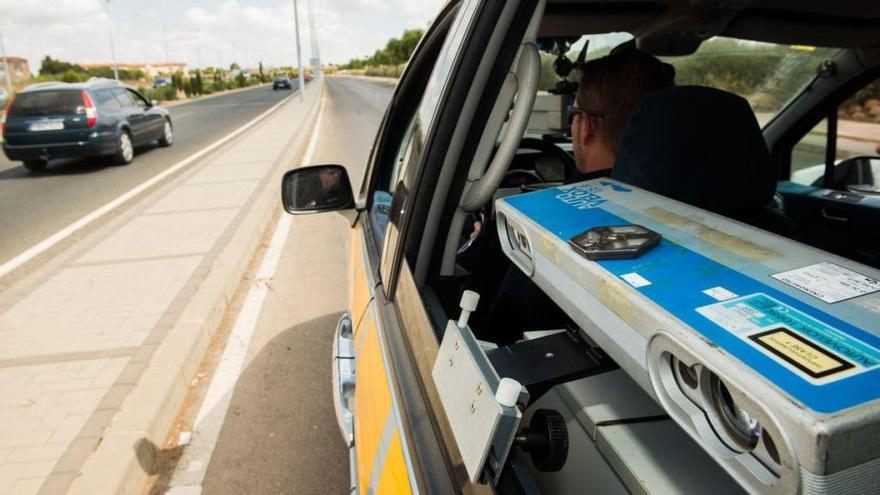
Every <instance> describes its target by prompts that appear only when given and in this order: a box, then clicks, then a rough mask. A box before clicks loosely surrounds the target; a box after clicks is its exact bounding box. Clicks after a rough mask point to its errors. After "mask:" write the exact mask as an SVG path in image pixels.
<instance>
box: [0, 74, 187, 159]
mask: <svg viewBox="0 0 880 495" xmlns="http://www.w3.org/2000/svg"><path fill="white" fill-rule="evenodd" d="M2 132H3V152H4V153H5V154H6V156H7V157H8V158H9V159H10V160H20V161H23V162H24V166H25V167H26V168H27V169H28V170H30V171H32V172H38V171H41V170H43V169H45V168H46V165H47V163H48V162H49V159H51V158H71V157H88V156H110V157H112V160H113V162H114V163H115V164H117V165H125V164H128V163H131V161H132V159H134V147H135V146H138V145H142V144H146V143H149V142H151V141H158V142H159V146H171V143H172V142H173V141H174V128H173V126H172V124H171V116H170V115H169V113H168V111H167V110H165V109H164V108H162V107H160V106H158V105H157V103H156V101H155V100H154V101H149V100H147V99H146V98H145V97H144V96H143V95H142V94H140V93H138V92H137V91H135V90H134V89H131V88H128V87H126V86H123V85H122V84H120V83H118V82H116V81H112V80H109V79H98V78H93V79H90V80H88V81H87V82H84V83H76V84H68V83H43V84H37V85H33V86H30V87H28V88H26V89H24V90H23V91H21V92H19V93H18V94H16V95H15V97H14V98H13V100H12V102H11V104H10V105H9V109H8V112H7V115H6V119H5V121H4V123H3V128H2Z"/></svg>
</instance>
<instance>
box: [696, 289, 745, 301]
mask: <svg viewBox="0 0 880 495" xmlns="http://www.w3.org/2000/svg"><path fill="white" fill-rule="evenodd" d="M703 294H706V295H707V296H709V297H711V298H712V299H715V300H716V301H726V300H728V299H733V298H734V297H739V296H737V295H736V294H734V293H733V292H730V291H729V290H727V289H725V288H724V287H721V286H720V285H719V286H718V287H712V288H711V289H706V290H704V291H703Z"/></svg>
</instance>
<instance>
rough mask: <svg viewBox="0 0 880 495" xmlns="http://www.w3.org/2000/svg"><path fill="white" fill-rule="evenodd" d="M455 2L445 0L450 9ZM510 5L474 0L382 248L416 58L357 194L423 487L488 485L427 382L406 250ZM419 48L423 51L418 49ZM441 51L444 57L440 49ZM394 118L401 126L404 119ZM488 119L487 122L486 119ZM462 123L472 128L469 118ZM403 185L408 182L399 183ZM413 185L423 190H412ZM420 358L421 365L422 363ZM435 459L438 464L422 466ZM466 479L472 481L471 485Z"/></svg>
mask: <svg viewBox="0 0 880 495" xmlns="http://www.w3.org/2000/svg"><path fill="white" fill-rule="evenodd" d="M453 3H454V2H450V4H447V6H446V8H445V10H444V12H445V11H447V10H448V9H449V8H450V6H451V5H452V4H453ZM467 3H468V2H466V1H465V2H462V5H465V4H467ZM537 4H538V2H537V1H536V0H524V1H523V2H519V3H518V4H517V5H518V6H519V7H521V8H522V9H524V12H528V14H529V15H528V19H531V13H532V12H533V11H534V9H535V8H536V6H537ZM462 8H466V7H465V6H463V7H462ZM504 8H505V2H502V1H498V0H484V1H475V2H474V12H473V14H472V22H471V23H470V25H469V26H468V27H467V29H466V30H465V31H464V32H462V33H459V34H460V40H461V44H460V45H459V49H458V50H457V52H458V53H457V54H456V55H455V56H454V58H453V60H451V61H450V67H449V68H448V76H447V77H446V78H445V80H444V81H443V85H442V88H441V91H440V92H439V95H429V96H426V97H425V98H431V97H433V96H438V97H437V98H436V105H435V107H434V111H433V112H432V114H431V115H430V116H427V117H425V116H421V117H424V118H426V119H429V120H430V124H429V125H428V128H427V129H423V130H422V135H421V136H417V137H414V139H418V140H419V141H418V142H417V143H416V145H417V147H418V149H419V154H420V156H419V157H418V158H417V159H415V160H414V162H415V163H416V165H415V166H413V167H412V168H407V169H406V170H405V171H404V173H403V174H401V175H402V176H403V180H401V181H400V182H399V183H398V184H397V188H396V189H395V195H394V196H393V198H394V200H393V201H392V205H391V221H390V222H389V226H388V229H387V230H386V234H385V241H386V242H385V245H384V248H383V249H382V251H379V248H378V246H375V243H374V242H373V241H372V239H366V238H368V237H370V235H371V232H370V229H371V226H370V225H369V222H370V220H369V215H368V214H367V212H369V211H370V209H371V207H372V200H373V198H372V193H373V191H375V190H376V189H377V187H376V186H377V183H378V182H379V177H380V176H381V174H382V173H383V169H382V166H381V165H382V164H383V163H388V157H389V156H390V154H391V153H392V152H394V151H393V150H389V149H387V148H388V146H387V145H388V144H389V143H391V144H398V143H396V141H395V139H392V138H390V137H389V136H391V137H393V136H396V135H398V134H396V133H402V132H405V130H403V129H402V128H398V129H392V128H390V127H389V125H390V124H392V123H394V122H393V121H394V118H393V112H394V111H395V109H396V108H397V107H398V106H399V103H400V102H399V98H400V96H401V95H402V94H403V93H405V89H406V85H407V84H408V81H407V71H408V70H409V69H410V68H411V67H410V66H411V65H412V62H410V65H408V67H407V71H405V72H404V76H403V77H402V78H401V82H400V84H399V86H398V88H397V89H396V90H395V94H394V97H393V98H392V102H391V104H390V105H389V107H388V111H387V112H386V114H385V117H384V118H383V124H382V125H381V126H380V130H379V132H378V133H377V138H376V141H375V142H374V146H373V150H372V152H371V157H370V161H369V163H368V169H367V179H366V180H365V181H364V182H363V185H362V188H361V191H360V195H359V196H360V197H359V201H358V204H359V208H360V209H361V210H362V213H361V215H360V219H361V220H360V222H361V225H362V232H359V233H358V236H359V237H360V236H364V239H357V241H358V242H362V243H363V244H364V245H366V246H369V245H370V244H371V243H372V244H373V249H376V251H375V253H371V254H370V255H366V256H365V257H364V258H365V262H366V263H368V264H371V265H372V266H370V267H369V268H367V269H366V271H367V272H369V273H371V276H372V277H375V278H374V280H375V281H376V282H375V284H373V283H370V285H371V286H372V287H373V288H374V290H373V293H372V294H371V296H370V297H371V298H372V300H373V301H374V304H375V306H374V308H375V313H376V315H377V317H379V318H381V326H382V327H383V328H382V333H383V336H384V344H385V346H387V347H386V350H387V355H388V357H389V360H388V368H390V369H389V376H390V377H392V379H391V380H390V381H393V382H394V383H393V386H394V388H395V393H396V394H397V396H398V397H400V399H401V402H403V403H404V404H405V407H404V408H403V409H404V410H403V411H402V414H401V420H402V421H401V423H402V424H401V427H402V430H403V432H404V434H405V436H406V437H407V438H408V439H411V440H412V441H410V442H408V445H409V447H410V449H411V454H412V458H413V460H414V463H415V464H416V465H417V466H422V468H421V469H418V468H417V469H415V470H414V471H415V473H416V476H417V478H418V479H419V486H420V487H422V488H423V489H424V490H425V491H427V492H431V493H450V491H449V490H448V485H447V483H448V482H449V481H450V480H452V482H453V485H454V487H455V491H459V490H462V489H464V490H468V491H470V490H478V491H479V490H482V489H487V487H486V486H485V485H470V484H469V481H468V480H467V475H466V474H465V470H464V467H463V463H462V462H461V455H460V453H459V452H458V448H457V446H456V444H455V442H454V438H453V437H452V433H451V429H450V428H449V425H448V421H447V419H446V416H445V413H444V412H443V410H442V406H441V405H440V404H439V400H438V399H437V396H436V389H435V388H434V387H433V382H431V383H430V384H428V383H426V380H428V379H429V378H427V377H426V376H425V366H424V364H425V362H426V361H425V359H429V360H430V358H431V355H432V352H433V351H432V349H434V348H436V347H437V345H438V344H439V342H438V340H437V336H436V334H435V332H434V329H433V327H432V326H431V324H430V322H429V321H428V317H427V312H426V309H425V307H424V305H423V303H422V300H421V299H420V297H419V293H418V289H417V288H416V284H415V280H414V279H413V277H412V271H411V270H410V267H409V265H408V263H407V261H406V259H405V258H406V256H405V254H406V253H407V251H410V252H412V249H413V247H414V246H415V247H418V246H419V244H420V238H419V236H418V234H419V232H420V229H418V228H411V227H414V226H416V225H419V223H420V222H423V221H424V219H425V218H426V217H427V213H428V210H429V209H430V207H431V205H432V203H434V200H435V198H434V197H433V194H432V192H433V191H432V190H431V184H432V183H433V180H434V179H435V178H436V177H437V175H439V174H440V171H441V169H442V168H443V167H444V164H446V158H447V156H446V150H447V146H448V143H449V142H450V141H451V140H452V139H453V135H454V134H455V131H456V127H457V126H459V125H462V123H461V122H460V121H459V118H460V116H461V109H462V107H464V106H465V104H466V101H467V100H468V97H469V96H472V95H471V91H470V89H471V83H472V82H473V80H474V78H475V77H476V75H477V74H478V72H479V70H480V67H479V64H480V60H481V59H482V57H481V55H482V51H483V50H485V46H486V44H487V43H488V41H489V38H490V37H491V36H492V35H493V33H494V31H495V26H496V23H497V22H498V20H499V14H500V13H501V12H502V11H503V10H504ZM517 12H519V10H517ZM521 24H522V25H521V26H518V27H519V28H520V32H519V35H518V36H519V38H520V39H521V38H522V34H523V33H524V31H525V29H526V25H527V24H528V22H525V23H521ZM509 28H510V26H505V27H504V29H505V33H506V32H507V30H508V29H509ZM453 29H454V28H453ZM449 36H455V34H454V33H452V32H450V34H449ZM514 38H516V35H514ZM503 39H506V37H505V38H503ZM420 46H421V45H420ZM518 47H519V43H516V44H515V45H513V46H512V47H509V50H507V53H505V56H506V57H507V58H506V59H505V61H506V62H505V63H506V64H507V65H506V66H507V67H509V66H510V63H511V62H512V60H513V58H514V57H515V54H516V52H517V50H518ZM416 53H418V49H417V50H416ZM440 57H441V58H442V57H443V54H442V53H441V54H440ZM437 63H438V64H439V63H441V61H440V60H438V62H437ZM503 65H504V63H501V64H500V66H503ZM494 68H495V66H494V65H493V69H494ZM505 73H506V70H505V71H502V72H501V74H500V77H496V78H495V79H497V81H496V82H497V84H498V86H500V84H501V82H502V81H503V79H504V74H505ZM484 82H485V81H484ZM428 84H429V85H430V84H431V83H430V82H429V83H428ZM435 89H436V88H435ZM468 104H469V105H473V106H474V108H477V107H478V106H479V105H478V104H477V103H476V102H473V101H471V102H468ZM489 106H491V105H489ZM483 117H485V116H483ZM396 124H397V125H398V126H399V125H400V123H399V122H396ZM484 124H485V122H483V125H484ZM464 125H465V126H466V127H468V128H469V127H470V121H469V122H467V123H465V124H464ZM460 130H461V129H459V131H460ZM459 144H461V143H459ZM391 148H395V149H396V146H391ZM401 187H402V188H403V189H400V188H401ZM409 191H418V192H417V194H411V193H409ZM407 212H411V213H409V214H408V213H407ZM392 229H398V230H399V232H398V235H397V236H396V242H389V240H388V239H389V236H388V231H390V230H392ZM401 280H402V282H401ZM398 296H399V297H398ZM422 344H426V345H427V347H426V348H427V352H428V355H427V356H425V355H424V353H423V352H422V351H423V349H422V348H421V347H420V346H421V345H422ZM355 345H356V346H357V345H358V344H355ZM419 360H420V362H421V364H422V366H420V363H419V362H417V361H419ZM431 362H433V360H431ZM429 465H430V466H435V467H433V468H431V469H424V467H425V466H429ZM441 465H445V469H442V470H441V469H439V467H440V466H441ZM441 471H442V474H441ZM468 485H470V488H466V487H467V486H468ZM440 487H443V488H440Z"/></svg>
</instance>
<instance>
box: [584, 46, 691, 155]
mask: <svg viewBox="0 0 880 495" xmlns="http://www.w3.org/2000/svg"><path fill="white" fill-rule="evenodd" d="M579 69H580V72H581V81H580V85H579V86H578V93H577V105H578V106H579V107H581V108H583V109H586V110H588V111H590V112H598V113H601V114H603V115H604V118H602V119H601V121H600V122H601V124H600V125H599V137H600V138H601V139H602V141H603V142H604V143H605V146H607V147H608V149H609V150H611V152H612V153H614V154H617V146H618V144H619V143H620V138H621V136H622V135H623V129H624V128H625V127H626V122H627V120H628V119H629V114H630V113H631V112H632V110H633V108H635V106H636V103H638V102H639V98H641V97H642V95H643V94H644V93H646V92H648V91H651V90H654V89H660V88H665V87H668V86H672V85H673V84H674V82H673V80H674V78H675V69H674V68H673V67H672V66H671V65H670V64H667V63H663V62H661V61H659V60H657V59H656V58H654V57H653V56H651V55H648V54H647V53H644V52H641V51H639V50H636V49H635V48H627V49H623V50H617V51H614V52H612V53H611V54H610V55H607V56H605V57H601V58H597V59H595V60H590V61H589V62H586V63H584V64H581V66H580V67H579ZM587 118H595V117H589V116H587Z"/></svg>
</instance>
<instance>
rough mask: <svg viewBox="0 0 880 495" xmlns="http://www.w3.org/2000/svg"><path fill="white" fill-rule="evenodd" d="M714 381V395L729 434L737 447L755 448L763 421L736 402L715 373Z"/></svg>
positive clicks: (746, 449)
mask: <svg viewBox="0 0 880 495" xmlns="http://www.w3.org/2000/svg"><path fill="white" fill-rule="evenodd" d="M712 381H713V384H712V396H713V399H714V402H715V406H716V407H717V409H718V410H719V412H720V413H721V415H720V416H721V420H722V426H723V427H724V429H725V431H726V432H727V433H728V436H729V437H730V438H731V440H733V441H734V442H736V443H737V447H739V448H741V449H743V450H745V451H747V452H748V451H751V450H754V448H755V447H757V446H758V440H760V438H761V423H759V422H758V420H756V419H755V418H753V417H752V416H751V415H750V414H749V412H748V411H746V410H745V409H743V408H742V407H741V406H740V405H739V404H738V403H737V402H736V400H735V399H734V398H733V396H732V395H731V394H730V390H728V389H727V386H726V385H724V382H722V381H721V379H720V378H718V377H717V376H716V375H714V374H713V375H712Z"/></svg>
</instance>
